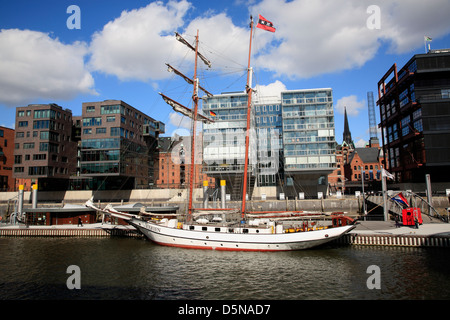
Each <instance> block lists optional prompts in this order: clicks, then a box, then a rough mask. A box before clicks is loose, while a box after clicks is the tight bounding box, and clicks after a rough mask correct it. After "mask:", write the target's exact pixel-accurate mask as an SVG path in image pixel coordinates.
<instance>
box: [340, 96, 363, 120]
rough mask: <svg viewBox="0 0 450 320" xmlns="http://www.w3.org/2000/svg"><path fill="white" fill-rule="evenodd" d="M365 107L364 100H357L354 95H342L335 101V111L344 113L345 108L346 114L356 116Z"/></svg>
mask: <svg viewBox="0 0 450 320" xmlns="http://www.w3.org/2000/svg"><path fill="white" fill-rule="evenodd" d="M365 107H366V105H365V101H358V98H357V97H356V96H355V95H351V96H347V97H342V98H341V99H339V100H338V101H337V102H336V111H337V112H339V113H340V114H344V110H345V109H347V115H348V116H358V115H359V112H360V111H362V110H364V109H365Z"/></svg>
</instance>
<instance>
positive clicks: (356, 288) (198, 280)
mask: <svg viewBox="0 0 450 320" xmlns="http://www.w3.org/2000/svg"><path fill="white" fill-rule="evenodd" d="M69 266H77V267H79V280H80V282H79V283H80V288H79V289H76V288H75V289H69V288H68V284H67V283H68V279H69V277H71V275H72V272H70V271H69V272H68V267H69ZM371 266H372V267H371ZM373 266H376V267H375V268H378V269H373ZM373 270H378V271H379V272H378V273H377V272H376V271H373ZM374 283H378V285H379V287H378V288H377V287H376V286H375V287H374V285H373V284H374ZM0 299H1V300H5V299H7V300H43V299H45V300H69V299H70V300H304V299H312V300H316V299H317V300H322V299H327V300H330V299H331V300H336V299H337V300H347V299H348V300H354V299H357V300H360V299H368V300H405V299H408V300H411V299H414V300H415V299H420V300H422V299H425V300H428V299H439V300H441V299H443V300H448V299H450V250H449V249H448V248H407V247H381V246H380V247H377V246H374V247H365V246H356V245H353V246H338V245H335V244H330V245H327V246H324V247H319V248H315V249H311V250H304V251H295V252H272V253H260V252H253V253H252V252H221V251H206V250H205V251H204V250H187V249H179V248H169V247H163V246H158V245H156V244H153V243H151V242H149V241H147V240H143V239H137V238H114V237H112V238H0Z"/></svg>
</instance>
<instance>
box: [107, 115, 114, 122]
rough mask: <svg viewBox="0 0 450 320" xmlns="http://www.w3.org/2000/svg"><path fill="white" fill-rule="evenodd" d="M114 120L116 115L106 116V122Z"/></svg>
mask: <svg viewBox="0 0 450 320" xmlns="http://www.w3.org/2000/svg"><path fill="white" fill-rule="evenodd" d="M115 121H116V116H107V117H106V122H115Z"/></svg>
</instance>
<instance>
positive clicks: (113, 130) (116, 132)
mask: <svg viewBox="0 0 450 320" xmlns="http://www.w3.org/2000/svg"><path fill="white" fill-rule="evenodd" d="M110 134H111V136H112V137H113V136H119V135H120V128H119V127H111V131H110Z"/></svg>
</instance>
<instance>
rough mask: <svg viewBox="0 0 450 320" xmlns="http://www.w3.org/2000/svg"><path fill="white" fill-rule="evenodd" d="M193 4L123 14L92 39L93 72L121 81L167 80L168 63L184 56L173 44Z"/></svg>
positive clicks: (151, 7) (170, 4) (149, 7)
mask: <svg viewBox="0 0 450 320" xmlns="http://www.w3.org/2000/svg"><path fill="white" fill-rule="evenodd" d="M190 7H191V4H190V3H189V2H187V1H185V0H181V1H179V2H176V1H169V2H168V3H167V5H164V4H163V3H162V2H160V1H156V2H152V3H150V4H149V5H147V6H146V7H143V8H140V9H134V10H131V11H123V12H122V14H121V15H120V17H119V18H117V19H115V20H113V21H110V22H109V23H107V24H106V25H105V26H104V27H103V29H102V31H100V32H97V33H95V34H94V35H93V37H92V42H91V47H90V49H91V53H92V56H91V60H90V65H91V67H92V68H93V70H96V71H100V72H103V73H105V74H110V75H115V76H117V77H118V78H119V79H121V80H141V81H148V80H159V79H163V78H166V77H168V75H167V71H166V66H165V63H166V62H168V61H169V59H180V58H182V57H183V55H184V54H185V50H181V49H182V48H181V47H182V45H181V44H180V43H178V42H177V41H174V31H176V30H177V29H178V28H180V27H181V26H183V24H184V20H183V17H184V16H185V14H186V12H187V11H188V10H189V8H190Z"/></svg>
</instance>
